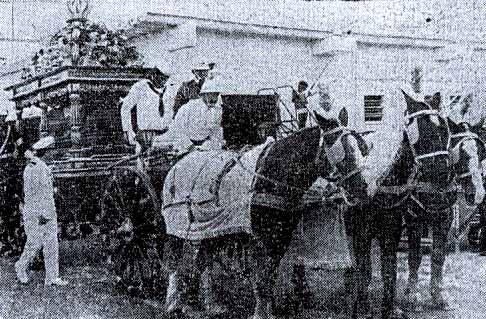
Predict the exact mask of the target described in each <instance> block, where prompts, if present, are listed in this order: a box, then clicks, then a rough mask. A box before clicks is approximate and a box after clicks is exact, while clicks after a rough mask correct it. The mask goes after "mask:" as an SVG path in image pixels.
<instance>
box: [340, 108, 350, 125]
mask: <svg viewBox="0 0 486 319" xmlns="http://www.w3.org/2000/svg"><path fill="white" fill-rule="evenodd" d="M338 119H339V122H341V125H342V126H348V111H347V110H346V108H344V107H343V108H342V109H341V111H339V115H338Z"/></svg>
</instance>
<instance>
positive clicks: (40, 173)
mask: <svg viewBox="0 0 486 319" xmlns="http://www.w3.org/2000/svg"><path fill="white" fill-rule="evenodd" d="M40 216H43V217H44V218H46V219H53V220H56V219H57V214H56V206H55V202H54V186H53V176H52V171H51V169H50V168H49V167H48V166H47V165H46V163H45V162H44V161H42V160H41V159H40V158H38V157H34V158H32V159H31V160H30V162H29V164H27V166H26V167H25V170H24V211H23V218H24V221H26V220H32V219H36V220H37V219H38V218H39V217H40Z"/></svg>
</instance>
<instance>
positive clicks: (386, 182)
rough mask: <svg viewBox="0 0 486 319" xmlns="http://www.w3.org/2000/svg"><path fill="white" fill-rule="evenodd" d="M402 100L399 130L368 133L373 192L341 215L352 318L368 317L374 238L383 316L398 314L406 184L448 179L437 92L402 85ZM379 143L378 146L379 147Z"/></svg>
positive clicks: (436, 185) (432, 184)
mask: <svg viewBox="0 0 486 319" xmlns="http://www.w3.org/2000/svg"><path fill="white" fill-rule="evenodd" d="M402 93H403V95H404V97H405V101H406V111H405V116H404V118H405V126H404V128H403V130H389V129H388V128H387V127H384V128H383V129H382V130H381V131H379V132H376V134H375V135H374V136H372V138H374V140H373V141H376V143H377V146H378V147H375V148H374V149H373V150H372V151H371V152H370V154H369V156H367V158H366V161H365V165H368V167H369V172H368V173H366V172H364V173H366V174H370V175H373V176H374V180H375V181H376V184H377V185H378V190H377V192H376V194H375V196H374V197H373V198H371V199H370V200H369V201H368V202H363V203H362V204H361V205H356V206H355V207H350V208H349V209H348V210H347V213H346V216H345V222H346V228H347V233H348V235H350V236H351V241H352V247H353V254H354V258H355V265H354V267H353V269H351V270H350V271H349V272H348V274H347V276H346V280H345V283H346V290H347V294H348V295H351V296H352V297H351V298H350V299H351V300H348V302H349V306H350V307H349V308H350V311H351V312H352V313H351V315H352V316H353V317H354V318H357V317H360V318H361V317H363V318H371V317H372V313H371V309H370V303H369V298H368V287H369V284H370V282H371V275H372V271H371V270H372V269H371V242H372V239H374V238H376V239H377V240H378V241H379V245H380V250H381V274H382V279H383V299H382V305H381V315H382V318H384V319H389V318H402V317H403V312H402V311H401V310H400V309H399V308H398V307H396V306H395V296H396V279H397V250H398V244H399V241H400V237H401V233H402V210H403V207H404V206H405V204H406V201H407V199H408V198H409V197H410V194H411V190H412V189H414V188H416V187H417V186H418V185H422V186H423V187H426V188H431V189H434V190H435V189H440V188H442V187H445V185H447V184H448V182H449V181H450V171H451V169H450V163H449V153H448V144H449V130H448V125H447V121H446V120H445V119H444V118H443V117H442V116H441V115H440V114H439V105H440V93H436V94H434V95H433V97H432V99H431V100H430V102H429V103H426V102H424V101H422V100H418V99H415V98H413V97H411V96H410V95H408V94H407V93H406V92H404V91H403V90H402ZM379 146H381V147H379Z"/></svg>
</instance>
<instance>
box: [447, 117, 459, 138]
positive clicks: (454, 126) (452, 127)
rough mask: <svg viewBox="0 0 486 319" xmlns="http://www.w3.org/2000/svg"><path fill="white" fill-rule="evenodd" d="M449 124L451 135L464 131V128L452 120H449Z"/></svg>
mask: <svg viewBox="0 0 486 319" xmlns="http://www.w3.org/2000/svg"><path fill="white" fill-rule="evenodd" d="M447 123H448V124H449V130H450V131H451V134H456V133H459V132H461V131H462V128H461V126H460V125H457V124H456V123H455V122H454V121H453V120H451V119H450V118H447Z"/></svg>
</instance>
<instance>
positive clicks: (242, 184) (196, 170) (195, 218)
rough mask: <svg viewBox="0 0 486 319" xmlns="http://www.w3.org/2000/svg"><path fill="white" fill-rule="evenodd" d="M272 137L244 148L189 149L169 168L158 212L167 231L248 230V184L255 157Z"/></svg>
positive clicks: (183, 234) (189, 234) (195, 236)
mask: <svg viewBox="0 0 486 319" xmlns="http://www.w3.org/2000/svg"><path fill="white" fill-rule="evenodd" d="M271 142H272V140H271V139H269V140H267V142H265V143H264V144H262V145H259V146H257V147H255V148H254V149H252V150H250V151H248V152H246V153H244V154H243V155H242V156H241V157H240V158H239V159H238V154H237V153H235V152H231V151H221V150H211V151H194V152H192V153H190V154H188V155H186V156H185V157H184V158H182V159H181V160H180V161H179V162H177V163H176V164H175V165H174V166H173V167H172V168H171V170H170V171H169V173H168V175H167V177H166V179H165V182H164V188H163V189H164V190H163V205H162V215H163V216H164V219H165V224H166V228H167V234H169V235H173V236H176V237H179V238H183V239H187V240H203V239H208V238H214V237H219V236H223V235H228V234H235V233H248V234H251V218H250V204H251V199H252V194H251V188H252V183H253V179H254V176H255V175H254V172H255V170H256V164H257V160H258V158H259V156H260V154H261V153H262V151H263V150H264V149H266V147H267V146H268V145H269V144H270V143H271Z"/></svg>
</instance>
